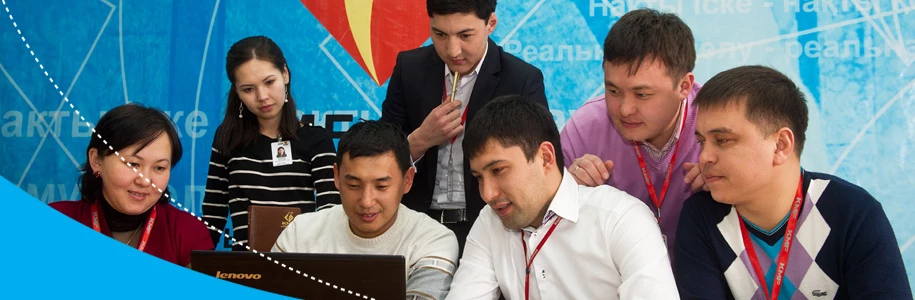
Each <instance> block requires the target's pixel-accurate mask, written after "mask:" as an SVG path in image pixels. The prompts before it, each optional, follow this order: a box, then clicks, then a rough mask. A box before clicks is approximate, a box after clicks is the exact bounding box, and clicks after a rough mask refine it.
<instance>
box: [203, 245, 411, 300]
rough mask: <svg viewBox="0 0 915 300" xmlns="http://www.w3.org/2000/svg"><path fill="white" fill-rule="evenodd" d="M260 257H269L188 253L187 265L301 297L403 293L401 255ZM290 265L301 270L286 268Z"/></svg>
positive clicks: (394, 295)
mask: <svg viewBox="0 0 915 300" xmlns="http://www.w3.org/2000/svg"><path fill="white" fill-rule="evenodd" d="M264 255H265V256H267V257H270V258H271V259H272V260H268V259H267V258H265V257H261V256H260V254H257V253H253V252H226V251H193V252H191V268H192V269H193V270H195V271H198V272H201V273H204V274H207V275H210V276H214V277H217V278H221V279H223V280H227V281H231V282H234V283H238V284H241V285H245V286H248V287H252V288H256V289H261V290H264V291H268V292H273V293H277V294H281V295H286V296H290V297H295V298H300V299H371V298H374V299H376V300H382V299H398V300H399V299H404V298H405V297H406V274H405V273H404V272H405V267H404V266H405V262H404V257H403V256H400V255H356V254H314V253H264ZM277 262H279V263H277ZM282 264H285V265H286V267H285V268H284V267H283V266H282ZM289 267H292V268H293V269H295V270H297V271H300V272H301V274H298V273H297V272H295V271H290V270H289ZM306 274H307V275H308V276H307V277H306V276H305V275H306ZM312 278H314V279H312ZM328 283H330V284H328ZM335 286H336V287H335ZM350 291H351V292H352V293H350ZM357 294H358V296H357ZM365 296H368V298H365Z"/></svg>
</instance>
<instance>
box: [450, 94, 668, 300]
mask: <svg viewBox="0 0 915 300" xmlns="http://www.w3.org/2000/svg"><path fill="white" fill-rule="evenodd" d="M559 140H560V137H559V130H557V128H556V124H555V123H554V121H553V116H552V115H551V114H550V112H549V111H548V110H547V108H546V107H543V106H542V105H539V104H536V103H534V102H531V101H527V100H525V99H524V98H523V97H522V96H503V97H499V98H497V99H495V100H493V101H491V102H489V103H488V104H486V106H484V107H483V109H482V110H480V112H479V113H478V114H477V116H476V118H474V119H473V120H472V121H471V124H470V126H467V131H466V133H465V137H464V144H463V150H464V153H465V155H467V157H468V158H469V159H470V168H471V171H472V173H473V176H474V178H476V180H477V181H478V183H479V187H480V195H481V196H482V198H483V200H484V201H486V204H487V206H486V207H484V208H483V210H482V211H481V212H480V216H479V218H477V220H476V222H474V224H473V227H472V229H471V230H470V234H469V236H468V237H467V244H466V245H465V248H464V256H463V257H462V258H461V261H460V264H459V265H460V267H459V268H458V271H457V273H456V274H455V277H454V281H452V283H451V292H450V293H449V294H448V297H447V298H446V299H497V298H499V295H500V293H501V294H502V295H503V296H505V298H506V299H509V300H512V299H620V298H622V299H678V298H679V296H678V294H677V286H676V283H675V282H674V277H673V273H672V271H671V268H670V261H669V259H668V256H667V251H666V250H665V249H666V248H665V247H664V241H663V239H662V238H661V231H660V229H659V228H658V223H657V220H656V219H655V217H654V216H653V215H652V213H651V211H650V210H649V209H648V207H647V206H645V204H644V203H642V202H641V201H639V200H638V199H636V198H634V197H632V196H630V195H628V194H626V193H624V192H621V191H619V190H617V189H616V188H613V187H611V186H607V185H601V186H598V187H586V186H579V185H578V184H577V183H576V182H575V179H574V178H572V176H565V174H567V171H565V170H564V169H563V157H562V151H561V147H560V145H559Z"/></svg>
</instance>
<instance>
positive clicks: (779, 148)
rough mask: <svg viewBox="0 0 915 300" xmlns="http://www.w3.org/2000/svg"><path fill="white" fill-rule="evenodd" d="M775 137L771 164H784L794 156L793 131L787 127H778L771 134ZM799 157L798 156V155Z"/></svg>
mask: <svg viewBox="0 0 915 300" xmlns="http://www.w3.org/2000/svg"><path fill="white" fill-rule="evenodd" d="M772 136H773V137H774V138H775V156H774V158H773V160H772V164H773V165H776V166H777V165H781V164H784V163H785V162H786V161H788V159H790V158H791V157H794V156H796V155H797V154H796V153H794V152H795V151H794V148H795V146H796V144H795V139H794V132H792V131H791V129H789V128H788V127H782V128H779V129H778V130H777V131H775V133H773V134H772ZM798 158H800V157H798Z"/></svg>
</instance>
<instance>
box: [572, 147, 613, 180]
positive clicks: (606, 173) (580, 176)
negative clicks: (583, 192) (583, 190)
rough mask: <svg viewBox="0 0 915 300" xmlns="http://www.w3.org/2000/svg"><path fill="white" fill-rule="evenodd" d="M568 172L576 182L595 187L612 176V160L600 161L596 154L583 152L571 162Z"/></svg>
mask: <svg viewBox="0 0 915 300" xmlns="http://www.w3.org/2000/svg"><path fill="white" fill-rule="evenodd" d="M569 172H570V173H572V178H575V182H577V183H578V184H580V185H585V186H591V187H595V186H599V185H601V184H604V183H605V182H607V180H608V179H610V176H613V161H609V160H608V161H604V162H602V161H600V157H597V156H596V155H593V154H585V155H584V156H582V157H579V158H577V159H575V160H574V161H573V162H572V165H570V166H569Z"/></svg>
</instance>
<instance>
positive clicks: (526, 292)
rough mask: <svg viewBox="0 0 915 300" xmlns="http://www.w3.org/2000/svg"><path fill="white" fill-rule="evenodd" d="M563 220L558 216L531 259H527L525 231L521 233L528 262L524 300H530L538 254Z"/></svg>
mask: <svg viewBox="0 0 915 300" xmlns="http://www.w3.org/2000/svg"><path fill="white" fill-rule="evenodd" d="M561 220H562V217H560V216H556V221H553V226H550V230H547V231H546V235H544V236H543V239H542V240H540V244H538V245H537V248H535V249H534V252H533V253H531V258H530V259H527V242H525V241H524V231H521V247H524V258H525V259H526V260H527V264H526V266H525V268H524V300H528V299H529V298H530V297H529V296H530V291H531V287H530V284H531V264H533V263H534V258H535V257H537V253H540V248H543V244H545V243H546V240H547V239H549V238H550V235H552V234H553V230H554V229H556V225H559V221H561Z"/></svg>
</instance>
